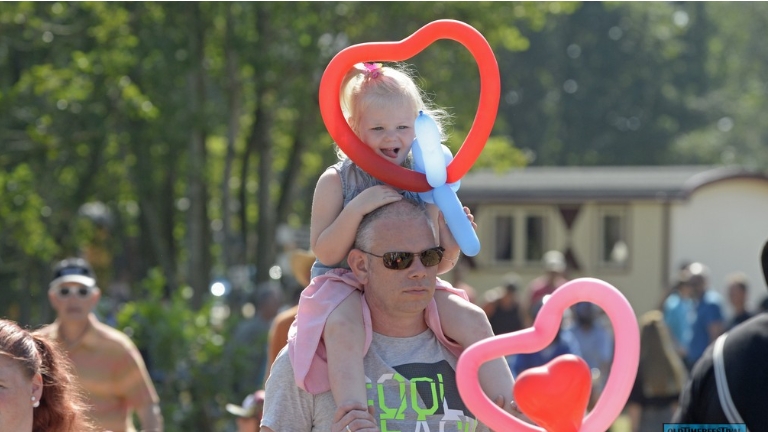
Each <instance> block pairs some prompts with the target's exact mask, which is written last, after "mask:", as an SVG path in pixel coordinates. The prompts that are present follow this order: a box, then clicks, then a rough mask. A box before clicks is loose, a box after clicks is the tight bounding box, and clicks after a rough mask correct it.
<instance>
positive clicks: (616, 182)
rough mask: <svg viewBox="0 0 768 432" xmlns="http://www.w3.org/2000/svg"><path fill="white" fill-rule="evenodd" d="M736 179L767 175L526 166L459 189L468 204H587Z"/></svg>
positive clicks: (700, 168) (473, 177)
mask: <svg viewBox="0 0 768 432" xmlns="http://www.w3.org/2000/svg"><path fill="white" fill-rule="evenodd" d="M733 178H757V179H761V180H763V181H768V177H766V175H765V174H763V173H760V172H756V171H749V170H747V169H745V168H742V167H725V166H712V165H670V166H591V167H583V166H582V167H526V168H516V169H512V170H510V171H507V172H504V173H495V172H493V171H475V172H470V173H468V174H467V175H465V176H464V177H463V178H462V179H461V187H460V188H459V191H458V193H457V194H458V196H459V199H460V200H461V201H462V202H463V203H465V204H466V203H472V202H483V203H488V202H499V203H505V202H531V201H553V200H557V201H561V202H562V201H584V200H592V199H599V200H604V201H620V200H627V199H649V200H662V201H672V200H684V199H686V198H687V197H688V196H689V195H690V194H691V193H692V192H693V191H694V190H696V189H698V188H699V187H702V186H704V185H706V184H710V183H713V182H717V181H721V180H727V179H733Z"/></svg>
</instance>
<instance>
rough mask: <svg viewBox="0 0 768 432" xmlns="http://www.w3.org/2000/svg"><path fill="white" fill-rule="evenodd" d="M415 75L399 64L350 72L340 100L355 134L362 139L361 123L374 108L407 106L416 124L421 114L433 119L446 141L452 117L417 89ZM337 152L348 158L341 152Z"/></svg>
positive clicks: (360, 67) (358, 67) (366, 66)
mask: <svg viewBox="0 0 768 432" xmlns="http://www.w3.org/2000/svg"><path fill="white" fill-rule="evenodd" d="M414 75H415V74H414V73H413V72H412V71H411V70H410V68H409V67H408V66H407V65H406V64H405V63H398V64H397V66H394V65H393V66H382V65H381V64H379V63H365V64H362V63H358V64H357V65H355V66H354V67H353V68H352V69H351V70H350V71H349V72H347V74H346V76H345V77H344V80H343V81H342V83H341V92H340V94H339V98H340V102H341V110H342V112H343V113H344V117H345V118H346V119H347V123H349V127H350V128H351V129H352V131H354V132H355V134H357V135H358V136H359V135H360V131H359V129H358V127H359V124H360V119H361V117H362V116H363V114H364V113H365V111H366V110H367V109H368V108H370V107H388V106H398V107H401V106H405V107H407V108H408V109H410V110H411V111H412V112H413V118H414V120H415V119H416V116H418V115H419V111H422V112H424V114H428V115H430V116H431V117H432V118H433V119H434V120H435V123H436V124H437V127H438V129H439V130H440V135H441V137H442V139H443V141H444V140H445V138H446V134H445V124H446V122H447V120H448V117H449V116H448V113H447V112H446V111H445V110H444V109H442V108H439V107H437V106H436V105H434V104H433V103H432V101H431V100H430V99H429V98H428V97H427V95H426V94H425V93H424V91H423V90H421V89H420V88H419V87H418V86H417V85H416V82H415V79H414ZM337 152H338V153H339V156H340V157H344V154H343V153H342V152H341V150H338V151H337Z"/></svg>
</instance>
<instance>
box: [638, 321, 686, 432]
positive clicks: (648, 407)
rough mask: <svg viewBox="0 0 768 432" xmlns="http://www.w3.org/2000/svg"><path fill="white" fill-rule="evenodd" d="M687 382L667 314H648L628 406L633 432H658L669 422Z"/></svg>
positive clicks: (641, 324)
mask: <svg viewBox="0 0 768 432" xmlns="http://www.w3.org/2000/svg"><path fill="white" fill-rule="evenodd" d="M686 379H687V372H686V369H685V365H684V364H683V361H682V360H681V359H680V356H678V355H677V353H676V352H675V345H674V343H673V341H672V337H671V336H670V333H669V329H668V328H667V325H666V324H665V322H664V316H663V314H662V313H661V312H660V311H658V310H653V311H650V312H647V313H646V314H644V315H643V316H642V317H641V318H640V366H639V367H638V370H637V379H636V380H635V385H634V387H633V388H632V393H631V394H630V396H629V402H628V405H627V408H628V411H629V417H630V419H631V422H632V432H650V431H658V430H660V429H659V428H660V427H661V426H662V425H663V424H664V423H669V422H670V420H671V419H672V415H673V414H674V412H675V409H676V408H677V400H678V397H679V396H680V392H681V391H682V390H683V386H684V385H685V381H686Z"/></svg>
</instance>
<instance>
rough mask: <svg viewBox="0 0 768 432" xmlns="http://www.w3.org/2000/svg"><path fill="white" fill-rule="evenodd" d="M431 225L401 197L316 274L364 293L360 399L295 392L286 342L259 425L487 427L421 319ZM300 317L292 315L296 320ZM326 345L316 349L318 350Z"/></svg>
mask: <svg viewBox="0 0 768 432" xmlns="http://www.w3.org/2000/svg"><path fill="white" fill-rule="evenodd" d="M433 228H434V226H433V224H432V221H431V220H430V218H429V217H428V215H427V213H426V211H425V210H424V207H423V206H420V205H418V204H415V203H413V202H412V201H410V200H408V199H403V200H400V201H397V202H394V203H391V204H387V205H384V206H382V207H380V208H378V209H376V210H374V211H372V212H371V213H369V214H368V215H366V216H365V217H364V218H363V219H362V222H361V223H360V227H359V229H358V231H357V235H356V238H355V244H354V248H353V249H352V251H350V253H349V255H348V262H349V264H350V269H351V272H341V271H340V272H338V273H330V274H326V275H323V276H319V277H318V278H327V279H329V282H330V283H338V284H351V285H352V286H355V287H357V288H358V289H360V290H361V291H362V292H364V295H363V296H361V297H360V298H361V300H360V301H361V307H362V309H363V311H364V312H363V318H364V322H365V323H366V325H365V333H366V344H365V348H364V359H363V364H364V375H365V377H367V379H366V381H367V383H368V385H367V386H366V387H367V389H366V390H367V394H366V398H367V400H368V406H366V405H363V404H356V403H343V404H339V405H338V406H337V404H336V403H335V401H334V398H333V395H332V394H331V391H330V390H327V391H325V392H322V393H319V394H316V395H313V394H311V393H309V392H307V391H305V390H303V389H302V388H301V387H300V386H299V383H297V382H296V380H295V378H294V372H293V366H292V363H291V360H290V357H291V356H292V355H293V353H291V351H290V349H288V348H286V349H283V350H282V351H281V352H280V354H279V355H278V356H277V359H276V360H275V362H274V363H273V365H272V371H271V374H270V376H269V378H268V379H267V383H266V395H265V405H264V417H263V418H262V422H261V431H262V432H270V431H287V430H290V431H297V432H300V431H316V430H318V431H319V430H323V431H327V430H331V431H334V432H351V431H379V430H382V431H383V430H402V431H405V430H433V431H437V430H441V431H457V430H462V431H465V430H466V431H487V430H488V429H487V427H486V426H484V425H483V424H481V423H479V422H478V421H477V419H475V418H474V416H473V415H472V414H471V413H470V412H469V410H468V409H467V407H466V406H465V405H464V402H463V401H462V400H461V397H460V396H459V393H458V388H457V386H456V373H455V367H456V360H457V353H456V352H455V351H451V350H450V349H449V348H448V347H447V346H446V345H448V344H447V342H446V341H445V336H444V335H442V333H440V326H439V324H438V325H437V326H435V325H434V322H432V323H430V322H429V321H430V319H431V318H430V317H432V316H433V314H434V312H435V311H436V305H435V302H434V295H435V290H436V279H437V278H436V276H437V271H438V265H439V264H440V262H441V261H442V260H444V259H445V256H444V252H443V249H442V247H440V245H439V244H437V240H436V237H435V233H434V231H433ZM311 287H312V285H310V288H308V289H310V290H311ZM307 294H309V293H307V292H306V290H305V295H307ZM301 319H302V318H301V313H299V316H298V320H299V321H300V322H299V324H298V325H299V326H301V325H302V322H301ZM446 319H447V318H446ZM324 351H325V348H322V347H321V348H320V349H319V350H318V354H317V355H318V356H319V357H320V358H322V357H323V356H324V355H326V353H325V352H324ZM508 391H509V393H510V394H511V391H512V389H511V387H510V388H509V389H508ZM497 403H499V401H498V400H497Z"/></svg>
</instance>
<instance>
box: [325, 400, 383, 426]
mask: <svg viewBox="0 0 768 432" xmlns="http://www.w3.org/2000/svg"><path fill="white" fill-rule="evenodd" d="M350 431H352V432H355V431H362V432H379V428H378V427H376V419H375V418H374V417H373V407H366V406H363V405H360V404H357V403H349V404H342V405H341V406H340V407H339V408H338V409H337V410H336V413H335V414H334V415H333V424H332V425H331V432H350Z"/></svg>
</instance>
